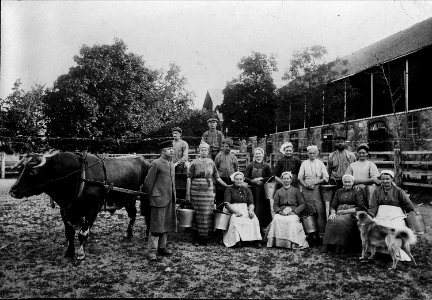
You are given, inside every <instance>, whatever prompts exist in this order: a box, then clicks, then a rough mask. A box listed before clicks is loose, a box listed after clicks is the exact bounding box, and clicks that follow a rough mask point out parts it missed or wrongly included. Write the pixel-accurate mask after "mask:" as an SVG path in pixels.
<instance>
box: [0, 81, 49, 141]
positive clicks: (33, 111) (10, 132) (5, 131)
mask: <svg viewBox="0 0 432 300" xmlns="http://www.w3.org/2000/svg"><path fill="white" fill-rule="evenodd" d="M21 85H22V82H21V80H20V79H18V80H17V81H16V82H15V83H14V87H13V88H12V93H11V94H10V95H9V96H7V97H6V98H5V99H0V108H1V109H0V111H1V124H0V127H2V132H1V135H3V136H17V135H23V136H35V135H41V134H43V133H44V131H45V121H44V115H43V111H42V101H43V97H44V95H45V87H44V86H43V85H39V84H36V85H34V86H33V87H31V88H30V90H29V91H24V90H23V89H22V88H21Z"/></svg>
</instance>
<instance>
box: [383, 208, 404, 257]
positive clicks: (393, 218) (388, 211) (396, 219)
mask: <svg viewBox="0 0 432 300" xmlns="http://www.w3.org/2000/svg"><path fill="white" fill-rule="evenodd" d="M405 218H406V215H405V213H404V212H403V210H402V208H400V207H398V206H393V205H380V206H379V207H378V213H377V214H376V216H375V220H376V221H377V222H378V224H380V225H382V226H386V227H391V228H395V229H403V228H408V227H407V226H406V223H405ZM396 258H397V259H398V260H400V261H411V258H410V257H409V256H408V254H407V253H406V252H405V251H403V250H402V249H400V250H399V255H396Z"/></svg>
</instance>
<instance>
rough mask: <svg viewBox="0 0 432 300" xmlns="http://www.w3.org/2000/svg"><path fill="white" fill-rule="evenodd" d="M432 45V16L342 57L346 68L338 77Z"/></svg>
mask: <svg viewBox="0 0 432 300" xmlns="http://www.w3.org/2000/svg"><path fill="white" fill-rule="evenodd" d="M431 45H432V18H429V19H426V20H424V21H422V22H419V23H417V24H415V25H413V26H411V27H409V28H407V29H405V30H402V31H399V32H398V33H395V34H393V35H391V36H388V37H386V38H384V39H382V40H380V41H378V42H376V43H373V44H372V45H369V46H367V47H365V48H362V49H360V50H358V51H356V52H354V53H352V54H350V55H347V56H344V57H342V58H341V61H344V62H346V65H343V66H341V68H343V69H344V71H345V70H346V72H344V75H343V76H340V77H339V78H338V79H340V78H343V77H347V76H351V75H354V74H356V73H359V72H361V71H364V70H366V69H369V68H371V67H373V66H376V65H378V64H380V63H385V62H388V61H391V60H394V59H397V58H399V57H403V56H406V55H408V54H410V53H413V52H417V51H419V50H421V49H423V48H426V47H428V46H431Z"/></svg>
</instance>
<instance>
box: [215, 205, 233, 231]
mask: <svg viewBox="0 0 432 300" xmlns="http://www.w3.org/2000/svg"><path fill="white" fill-rule="evenodd" d="M221 205H223V203H221V204H219V206H218V207H217V208H219V207H220V206H221ZM230 217H231V215H230V214H229V213H227V212H224V211H222V210H219V209H215V210H214V229H220V230H227V229H228V225H229V220H230Z"/></svg>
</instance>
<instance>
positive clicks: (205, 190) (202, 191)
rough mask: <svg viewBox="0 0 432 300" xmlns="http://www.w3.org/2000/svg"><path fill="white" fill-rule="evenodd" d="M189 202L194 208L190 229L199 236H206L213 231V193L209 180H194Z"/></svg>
mask: <svg viewBox="0 0 432 300" xmlns="http://www.w3.org/2000/svg"><path fill="white" fill-rule="evenodd" d="M190 197H191V202H192V204H193V205H194V207H195V214H194V217H193V221H192V229H194V230H197V231H198V234H199V235H202V236H208V233H209V230H212V229H213V217H214V215H213V210H214V200H215V193H214V191H213V183H212V181H211V179H204V178H194V179H192V183H191V188H190Z"/></svg>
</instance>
